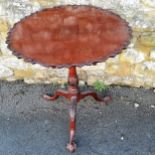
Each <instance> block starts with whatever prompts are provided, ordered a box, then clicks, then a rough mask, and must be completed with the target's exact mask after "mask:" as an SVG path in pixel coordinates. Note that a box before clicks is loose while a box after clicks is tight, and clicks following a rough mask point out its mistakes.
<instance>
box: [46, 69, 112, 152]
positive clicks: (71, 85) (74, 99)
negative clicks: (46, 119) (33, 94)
mask: <svg viewBox="0 0 155 155" xmlns="http://www.w3.org/2000/svg"><path fill="white" fill-rule="evenodd" d="M68 75H69V76H68V90H67V91H64V90H57V91H56V92H55V94H54V95H44V98H45V99H47V100H52V101H54V100H56V99H57V98H58V97H60V96H63V97H65V98H67V99H69V100H70V102H71V103H70V108H69V115H70V139H69V143H68V144H67V149H68V150H69V151H70V152H74V151H75V150H76V144H75V141H74V138H75V128H76V107H77V103H78V102H79V101H80V100H81V99H83V98H85V97H87V96H92V97H93V98H94V99H95V100H97V101H100V102H101V103H102V104H107V103H108V101H110V100H111V96H105V97H104V98H101V97H99V96H98V94H97V93H96V92H93V91H86V92H80V89H79V87H78V82H79V81H78V76H77V72H76V67H74V66H73V67H70V68H69V74H68Z"/></svg>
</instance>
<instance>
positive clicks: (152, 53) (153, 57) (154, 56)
mask: <svg viewBox="0 0 155 155" xmlns="http://www.w3.org/2000/svg"><path fill="white" fill-rule="evenodd" d="M150 59H153V60H155V49H153V50H152V51H151V52H150Z"/></svg>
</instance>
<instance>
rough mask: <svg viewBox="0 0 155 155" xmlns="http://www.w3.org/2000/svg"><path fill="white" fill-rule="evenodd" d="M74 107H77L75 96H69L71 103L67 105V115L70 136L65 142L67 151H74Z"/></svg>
mask: <svg viewBox="0 0 155 155" xmlns="http://www.w3.org/2000/svg"><path fill="white" fill-rule="evenodd" d="M76 109H77V97H76V96H73V97H71V104H70V107H69V116H70V129H69V130H70V131H69V133H70V137H69V143H68V144H67V147H66V148H67V150H68V151H69V152H74V151H75V150H76V144H75V130H76Z"/></svg>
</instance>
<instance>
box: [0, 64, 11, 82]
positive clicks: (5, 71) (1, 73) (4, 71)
mask: <svg viewBox="0 0 155 155" xmlns="http://www.w3.org/2000/svg"><path fill="white" fill-rule="evenodd" d="M12 75H13V71H12V70H11V69H9V68H7V67H5V66H3V65H1V64H0V79H3V78H6V77H10V76H12Z"/></svg>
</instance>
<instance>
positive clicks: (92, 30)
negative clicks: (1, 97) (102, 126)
mask: <svg viewBox="0 0 155 155" xmlns="http://www.w3.org/2000/svg"><path fill="white" fill-rule="evenodd" d="M130 38H131V29H130V27H129V26H128V23H127V22H126V21H125V20H124V19H122V18H121V17H120V16H119V15H117V14H115V13H113V12H111V11H109V10H103V9H101V8H97V7H94V6H80V5H66V6H59V7H54V8H48V9H44V10H41V11H38V12H35V13H32V14H31V15H30V16H27V17H25V18H24V19H22V20H21V21H19V22H18V23H16V24H15V25H14V26H13V28H12V29H11V30H10V32H9V34H8V38H7V43H8V47H9V48H10V49H11V50H12V51H13V54H15V55H17V56H18V57H22V58H24V59H25V60H26V61H30V62H33V63H39V64H42V65H44V66H49V67H57V68H62V67H71V66H78V67H81V66H84V65H91V64H95V63H97V62H102V61H104V60H106V59H107V58H109V57H111V56H115V55H116V54H117V53H119V52H120V51H121V50H122V49H124V48H126V47H127V45H128V44H129V40H130Z"/></svg>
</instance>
